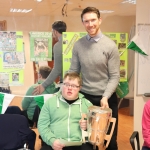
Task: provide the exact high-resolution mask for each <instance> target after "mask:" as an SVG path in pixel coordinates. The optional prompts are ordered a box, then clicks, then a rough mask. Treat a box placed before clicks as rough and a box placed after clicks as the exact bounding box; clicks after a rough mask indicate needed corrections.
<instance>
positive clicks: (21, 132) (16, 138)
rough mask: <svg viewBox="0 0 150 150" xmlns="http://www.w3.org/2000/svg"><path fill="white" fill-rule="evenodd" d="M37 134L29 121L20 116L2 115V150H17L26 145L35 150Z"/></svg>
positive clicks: (0, 117)
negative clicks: (30, 126)
mask: <svg viewBox="0 0 150 150" xmlns="http://www.w3.org/2000/svg"><path fill="white" fill-rule="evenodd" d="M35 140H36V134H35V132H34V131H33V130H31V129H30V128H29V125H28V121H27V119H26V118H25V117H24V116H22V115H18V114H0V149H1V150H6V149H7V150H17V149H19V148H23V147H24V144H25V143H26V144H27V145H29V147H28V148H29V149H31V150H34V146H35Z"/></svg>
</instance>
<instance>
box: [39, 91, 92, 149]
mask: <svg viewBox="0 0 150 150" xmlns="http://www.w3.org/2000/svg"><path fill="white" fill-rule="evenodd" d="M91 105H92V103H91V102H90V101H88V100H87V99H85V98H84V95H82V94H80V93H79V99H78V100H77V101H75V102H74V103H72V104H70V105H69V104H68V103H67V102H66V101H65V100H64V98H63V97H62V95H61V93H60V91H59V92H58V93H56V94H54V96H53V97H51V98H50V99H49V100H47V101H46V103H45V104H44V105H43V107H42V109H41V112H40V116H39V120H38V131H39V133H40V135H41V137H42V139H43V141H44V142H45V143H47V144H48V145H50V146H52V144H53V142H54V141H55V140H56V139H63V140H66V141H74V142H79V141H81V140H82V131H81V129H80V125H79V120H80V119H81V118H82V116H81V115H82V113H87V112H88V107H89V106H91Z"/></svg>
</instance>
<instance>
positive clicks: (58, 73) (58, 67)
mask: <svg viewBox="0 0 150 150" xmlns="http://www.w3.org/2000/svg"><path fill="white" fill-rule="evenodd" d="M53 52H54V67H53V69H52V71H51V73H50V74H49V76H48V77H47V78H46V80H45V81H44V82H43V83H42V86H43V87H44V88H46V87H47V86H49V85H50V84H52V83H53V82H54V81H55V79H56V78H57V77H60V82H62V38H60V39H59V41H58V42H57V43H56V44H55V45H54V47H53Z"/></svg>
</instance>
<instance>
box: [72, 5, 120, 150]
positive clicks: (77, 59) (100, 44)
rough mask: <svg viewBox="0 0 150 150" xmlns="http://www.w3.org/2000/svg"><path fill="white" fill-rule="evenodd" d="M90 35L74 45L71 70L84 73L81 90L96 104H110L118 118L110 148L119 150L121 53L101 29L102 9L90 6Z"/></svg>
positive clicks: (86, 21) (87, 12) (87, 16)
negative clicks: (118, 94)
mask: <svg viewBox="0 0 150 150" xmlns="http://www.w3.org/2000/svg"><path fill="white" fill-rule="evenodd" d="M81 19H82V23H83V25H84V27H85V29H86V31H87V32H88V35H86V36H85V37H82V38H81V39H79V40H78V41H77V42H76V43H75V44H74V47H73V54H72V61H71V67H70V70H69V71H70V72H77V73H81V76H82V80H83V85H82V89H81V93H82V94H84V96H85V98H86V99H88V100H89V101H91V102H92V103H93V104H94V105H97V106H101V107H102V108H106V107H110V108H111V109H112V116H113V117H114V118H116V119H117V121H116V125H115V129H114V133H113V136H112V139H111V141H110V144H109V146H108V148H107V150H118V146H117V126H118V100H117V96H116V93H115V90H116V87H117V85H118V83H119V79H120V71H119V70H120V59H119V52H118V49H117V46H116V44H115V43H114V41H112V40H111V39H109V38H108V37H106V36H105V35H103V34H102V32H101V30H100V24H101V18H100V12H99V10H98V9H96V8H94V7H87V8H85V9H84V10H83V11H82V14H81Z"/></svg>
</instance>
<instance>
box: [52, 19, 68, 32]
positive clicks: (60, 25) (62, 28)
mask: <svg viewBox="0 0 150 150" xmlns="http://www.w3.org/2000/svg"><path fill="white" fill-rule="evenodd" d="M52 28H53V29H54V30H56V31H58V32H59V33H60V34H62V32H66V29H67V25H66V23H65V22H63V21H55V22H54V23H53V24H52Z"/></svg>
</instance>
